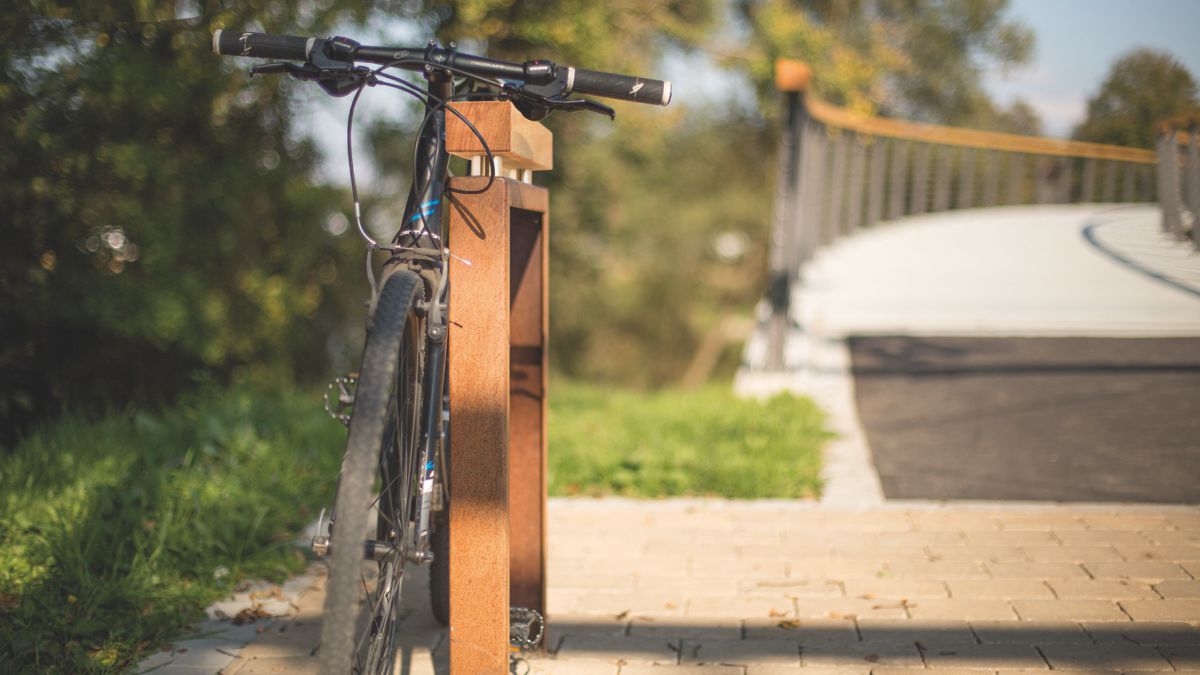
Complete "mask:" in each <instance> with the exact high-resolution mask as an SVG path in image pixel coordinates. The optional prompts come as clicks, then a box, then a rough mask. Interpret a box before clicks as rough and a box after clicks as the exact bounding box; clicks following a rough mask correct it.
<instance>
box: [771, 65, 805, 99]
mask: <svg viewBox="0 0 1200 675" xmlns="http://www.w3.org/2000/svg"><path fill="white" fill-rule="evenodd" d="M811 83H812V68H811V67H810V66H809V65H808V64H807V63H805V62H803V61H796V60H793V59H778V60H776V61H775V88H776V89H778V90H779V91H806V90H808V85H809V84H811Z"/></svg>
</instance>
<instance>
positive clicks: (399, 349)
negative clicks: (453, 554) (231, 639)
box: [212, 30, 671, 675]
mask: <svg viewBox="0 0 1200 675" xmlns="http://www.w3.org/2000/svg"><path fill="white" fill-rule="evenodd" d="M212 47H213V51H214V52H215V53H216V54H217V55H221V56H246V57H252V58H263V59H275V60H276V61H274V62H271V63H266V64H261V65H256V66H254V67H253V68H251V69H250V74H251V75H252V76H253V75H264V74H287V75H290V76H292V77H293V78H296V79H298V80H302V81H312V82H316V83H317V84H318V85H319V86H320V87H321V88H322V89H323V90H324V91H325V92H326V93H328V94H330V95H333V96H348V95H353V99H352V101H351V104H350V110H349V117H348V120H347V154H348V156H349V162H350V184H351V194H352V196H353V200H354V218H355V223H356V226H357V229H358V233H359V235H360V236H362V237H363V239H364V240H365V241H366V243H367V251H368V252H367V277H368V281H369V282H370V286H371V293H372V298H371V301H370V303H369V310H368V324H367V337H366V343H365V346H364V349H363V357H362V365H361V368H360V369H359V373H360V375H359V376H358V378H357V381H356V382H355V381H353V380H352V378H339V380H338V381H337V385H338V388H339V397H338V398H339V402H340V404H341V405H345V406H348V407H349V408H350V410H351V412H350V413H349V415H345V414H344V413H340V412H339V413H338V414H339V415H341V416H343V417H344V418H345V419H344V420H343V421H345V422H346V423H347V426H348V428H349V433H348V436H347V441H346V450H345V454H344V456H343V459H342V467H341V472H340V474H339V478H338V485H337V491H336V497H335V499H334V503H333V507H332V509H331V510H330V518H329V521H328V530H327V531H328V534H323V532H325V531H326V528H325V523H324V517H323V516H322V518H321V521H320V524H319V525H318V533H317V536H316V537H315V538H314V540H313V549H314V551H315V552H316V553H317V554H318V555H320V556H322V557H325V558H326V559H327V561H328V566H329V577H328V581H327V584H326V601H325V621H324V626H323V628H322V632H321V642H320V647H319V656H320V664H321V672H322V673H327V674H330V675H332V674H334V673H337V674H340V673H345V672H347V671H349V672H353V673H390V672H391V671H392V668H393V665H394V660H395V652H396V649H395V644H394V640H395V636H396V633H397V623H398V620H399V618H400V617H399V616H398V610H399V605H400V597H401V584H402V581H403V577H404V568H405V565H406V564H408V563H414V564H423V563H433V567H432V569H431V575H430V576H431V580H432V584H431V585H432V589H431V590H432V592H433V596H434V597H433V604H434V608H435V613H436V614H437V615H438V618H439V619H441V620H442V621H443V622H445V621H446V620H447V619H448V601H447V599H446V593H447V589H448V570H447V568H446V564H447V563H446V560H445V559H446V557H447V556H446V555H445V554H444V553H445V551H446V550H447V545H448V538H447V534H446V529H447V523H448V520H447V519H446V517H445V515H444V514H445V513H446V509H445V508H441V509H435V507H437V506H444V503H447V502H448V501H449V498H450V496H451V493H450V490H449V477H448V476H447V475H446V471H445V470H444V467H446V466H447V465H448V463H447V461H446V453H447V452H448V451H449V450H448V447H447V446H448V443H446V442H445V440H446V438H447V436H448V435H449V431H450V429H449V424H448V423H446V422H445V415H444V412H445V410H446V407H445V406H446V403H445V400H444V393H445V371H446V360H447V345H446V331H447V309H448V308H447V299H448V294H447V292H448V288H449V281H450V279H449V275H448V274H447V268H448V263H449V260H450V256H451V254H450V249H449V247H448V246H447V244H448V242H446V241H445V240H444V238H443V236H442V234H443V233H442V228H441V218H442V214H443V207H444V206H445V204H446V202H447V201H449V200H450V199H452V197H453V193H454V192H463V193H466V192H471V193H476V194H477V193H479V192H484V191H487V190H488V189H489V188H491V186H492V185H493V183H494V181H495V180H496V176H495V175H494V174H495V170H494V167H495V161H494V157H493V155H492V151H491V149H490V148H488V146H487V142H486V140H485V139H484V138H483V135H482V134H480V133H479V131H478V130H477V129H476V128H475V127H474V126H473V125H472V124H471V122H470V121H469V120H467V119H466V118H465V117H463V116H462V114H461V113H459V112H458V111H457V110H455V109H454V108H453V107H452V106H450V104H451V103H452V102H455V101H465V100H509V101H512V103H513V104H514V105H515V106H516V107H517V109H518V110H520V111H521V113H522V114H523V115H524V116H525V117H527V118H529V119H532V120H540V119H543V118H545V117H546V116H547V115H549V114H550V113H551V112H554V111H559V110H563V111H580V110H586V111H591V112H596V113H601V114H605V115H608V116H609V117H610V118H614V117H615V116H616V113H615V111H614V110H613V109H612V108H610V107H608V106H605V105H603V104H600V103H597V102H595V101H592V100H589V99H584V98H571V97H570V96H571V95H572V94H590V95H594V96H603V97H608V98H615V99H621V100H626V101H633V102H637V103H649V104H655V105H664V106H665V105H667V104H668V103H669V102H670V99H671V85H670V83H669V82H662V81H658V80H650V79H645V78H638V77H632V76H628V75H618V74H613V73H603V72H598V71H589V70H583V69H577V68H572V67H569V66H559V65H556V64H554V63H552V62H550V61H545V60H534V61H526V62H524V63H512V62H505V61H499V60H495V59H490V58H486V57H481V56H473V55H470V54H466V53H464V52H460V51H458V50H457V49H456V48H455V47H454V45H450V46H448V47H441V46H439V45H438V44H437V43H436V42H433V41H431V42H430V43H429V44H427V45H426V46H425V47H423V48H404V47H372V46H365V45H361V44H359V43H358V42H355V41H354V40H350V39H348V38H344V37H332V38H327V39H326V38H305V37H296V36H284V35H268V34H264V33H250V32H231V31H223V30H218V31H215V32H214V33H213V41H212ZM363 63H368V64H371V66H365V65H361V64H363ZM392 69H403V70H411V71H419V72H421V73H422V75H423V76H424V78H425V80H426V81H427V86H426V88H425V89H421V88H419V87H417V86H416V85H414V84H413V83H411V82H409V81H408V80H405V79H403V78H400V77H398V76H396V75H394V74H392V73H390V72H388V71H389V70H392ZM455 77H459V78H461V86H456V84H455ZM375 86H382V87H387V88H392V89H397V90H399V91H402V92H404V93H407V94H409V95H412V96H414V97H416V98H418V99H419V100H421V101H422V103H423V104H424V106H425V115H424V117H423V119H422V121H421V123H420V126H419V127H418V130H417V152H416V160H415V162H414V173H413V183H412V186H411V187H410V188H409V193H408V201H407V204H406V206H405V210H404V217H403V219H402V221H401V223H402V225H401V227H400V229H399V231H398V232H396V234H395V235H394V236H393V237H392V239H391V244H390V245H385V244H381V243H380V242H379V241H376V240H375V239H373V238H372V237H371V236H370V234H368V232H367V230H366V228H365V227H364V226H363V221H362V209H361V207H360V205H359V199H358V188H357V183H356V181H355V176H354V160H353V147H352V144H351V130H352V125H353V120H354V109H355V106H356V105H357V103H358V101H359V99H360V97H361V96H362V93H363V92H364V91H365V90H366V89H367V88H368V87H375ZM447 111H449V112H450V113H451V114H453V115H456V116H457V117H458V118H459V119H461V120H462V121H463V123H465V124H466V126H467V127H468V128H469V129H470V130H471V131H472V132H473V133H474V134H475V135H476V136H477V137H478V138H479V140H480V143H481V144H482V147H483V149H484V152H485V154H486V159H487V162H486V164H485V168H486V174H485V175H486V176H487V177H488V181H487V183H486V184H485V186H484V187H483V188H481V189H479V190H477V191H466V190H457V189H453V188H449V187H448V183H447V181H448V179H449V178H450V173H449V155H448V153H447V151H446V149H445V139H446V114H447ZM375 251H385V252H386V253H388V259H387V261H386V262H385V263H384V264H383V267H382V272H381V281H379V282H377V281H376V278H375V273H374V268H373V265H372V255H373V253H374V252H375ZM350 384H354V390H353V392H351V391H350V388H349V386H347V385H350ZM435 502H443V503H442V504H438V503H435ZM437 514H441V515H437ZM335 523H336V527H334V525H335ZM435 552H436V553H438V554H440V555H435ZM364 568H365V569H366V572H367V573H369V575H370V576H371V577H372V578H368V574H366V573H364Z"/></svg>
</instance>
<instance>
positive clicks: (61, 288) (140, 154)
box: [0, 0, 359, 433]
mask: <svg viewBox="0 0 1200 675" xmlns="http://www.w3.org/2000/svg"><path fill="white" fill-rule="evenodd" d="M187 4H189V3H176V2H173V1H167V0H159V1H158V2H139V3H125V2H117V1H115V0H110V1H107V2H91V3H87V6H86V8H81V7H78V6H76V5H74V4H67V3H62V4H57V3H49V2H37V1H26V2H19V3H16V4H15V6H10V7H9V8H8V9H7V10H6V11H5V12H4V13H3V14H2V15H0V37H2V38H3V43H2V44H3V47H2V49H0V119H2V120H3V127H4V130H5V131H4V135H5V143H4V150H5V151H4V152H3V153H0V205H2V206H3V211H4V213H6V214H7V216H6V217H7V219H8V222H7V223H6V226H5V227H4V228H3V229H2V232H0V238H2V244H3V249H2V251H3V252H2V254H0V325H2V326H4V341H3V350H2V351H0V381H2V382H3V383H4V385H3V389H0V428H3V429H5V431H6V432H9V433H11V432H12V431H13V430H14V429H16V428H17V427H18V426H20V425H22V424H23V423H24V422H25V421H28V420H30V419H33V418H36V417H38V416H44V415H46V414H55V413H57V412H58V410H57V408H58V407H60V406H63V405H71V406H75V407H82V408H87V407H95V406H97V405H100V406H105V405H121V404H122V402H124V401H129V400H131V399H133V400H141V401H152V400H154V399H156V398H158V397H161V396H165V395H169V394H171V393H172V392H174V391H177V390H178V389H179V388H180V387H183V386H186V385H188V384H189V383H190V382H192V380H193V379H194V377H195V376H197V375H198V374H205V375H207V376H213V375H215V376H216V377H218V378H221V377H227V376H229V375H230V374H231V373H232V372H233V371H234V370H235V369H238V368H243V367H247V366H256V367H260V368H261V369H263V370H270V369H271V368H272V367H274V368H275V370H276V371H277V372H292V371H298V372H300V373H302V374H303V373H306V372H311V370H312V369H314V368H316V367H319V366H320V365H321V364H323V363H325V362H326V358H325V350H324V345H323V341H322V340H320V339H314V338H313V336H314V335H319V334H320V333H322V332H328V330H329V329H330V328H331V326H332V325H333V324H334V323H335V322H336V321H337V319H338V317H339V316H340V315H341V314H342V313H343V310H344V304H345V300H344V299H343V298H341V297H339V296H338V295H336V294H334V293H331V292H330V287H331V285H332V284H333V283H334V281H335V280H337V279H338V277H339V273H340V271H341V270H344V269H347V266H348V264H349V261H348V258H347V251H346V249H345V247H344V246H342V245H340V242H338V241H336V240H335V239H334V238H332V237H330V236H329V235H328V234H326V232H325V231H323V230H322V228H321V223H322V221H323V219H325V218H326V216H328V215H330V213H331V209H333V208H335V206H336V205H340V202H339V201H337V197H338V194H337V193H336V191H331V190H329V189H327V188H318V187H314V186H313V184H312V183H311V182H310V181H309V172H310V168H311V166H312V163H313V159H314V156H313V151H312V148H311V147H310V145H309V144H308V143H306V142H304V141H303V140H300V139H298V138H297V136H296V134H295V133H294V132H293V129H292V118H293V102H292V100H291V98H290V97H289V96H288V95H287V94H286V93H285V92H286V91H287V88H286V87H285V88H283V89H281V87H280V83H279V82H278V81H273V80H271V81H266V80H262V81H260V80H255V81H251V80H248V79H247V78H246V76H245V73H244V70H242V69H241V68H239V67H235V66H234V65H233V64H229V63H221V60H220V59H218V58H216V57H215V56H213V55H212V53H211V51H210V49H209V47H208V45H209V37H208V35H209V32H208V31H209V29H210V28H212V27H219V26H220V25H221V24H222V23H224V24H225V25H234V24H236V25H257V26H260V27H261V28H263V29H266V30H276V31H287V32H295V31H297V30H304V31H308V30H320V29H324V28H327V27H328V25H329V24H330V22H331V21H333V20H335V19H337V18H338V17H339V16H341V15H342V14H343V13H344V12H339V11H338V9H337V7H336V5H334V4H332V3H325V6H329V7H330V9H328V10H327V11H324V12H321V13H310V14H307V15H306V14H303V13H301V12H300V11H298V10H296V9H294V8H292V6H291V4H290V3H282V2H274V3H267V4H265V5H263V4H260V5H259V7H260V8H259V9H255V8H254V7H255V6H254V5H246V4H241V3H239V4H238V5H236V7H237V9H235V10H220V9H219V8H218V7H217V6H216V3H207V5H206V6H205V7H203V8H201V9H202V10H206V11H205V13H204V14H203V15H202V16H200V17H198V18H195V19H190V20H189V19H186V18H185V20H179V18H177V15H176V11H177V6H184V5H187ZM354 4H355V6H356V7H358V6H359V3H354ZM354 267H355V268H357V264H355V265H354ZM355 276H357V275H355ZM281 366H285V367H281Z"/></svg>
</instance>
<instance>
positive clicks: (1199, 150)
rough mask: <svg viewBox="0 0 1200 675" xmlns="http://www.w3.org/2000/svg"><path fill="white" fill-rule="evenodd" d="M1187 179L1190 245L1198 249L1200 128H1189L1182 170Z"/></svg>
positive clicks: (1199, 243)
mask: <svg viewBox="0 0 1200 675" xmlns="http://www.w3.org/2000/svg"><path fill="white" fill-rule="evenodd" d="M1184 176H1185V180H1186V181H1187V195H1188V210H1190V211H1191V212H1192V246H1193V248H1195V249H1196V250H1198V251H1200V128H1197V127H1196V126H1195V125H1193V126H1192V128H1191V141H1190V142H1189V143H1188V161H1187V166H1186V168H1185V170H1184Z"/></svg>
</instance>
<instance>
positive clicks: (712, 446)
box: [549, 380, 831, 499]
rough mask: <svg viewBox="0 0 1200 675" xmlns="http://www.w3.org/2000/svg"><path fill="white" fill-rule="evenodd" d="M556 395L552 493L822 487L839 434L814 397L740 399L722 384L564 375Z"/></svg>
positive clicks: (794, 491)
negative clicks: (599, 380) (627, 385)
mask: <svg viewBox="0 0 1200 675" xmlns="http://www.w3.org/2000/svg"><path fill="white" fill-rule="evenodd" d="M550 392H551V393H550V457H549V464H550V494H552V495H607V494H614V495H627V496H631V497H673V496H681V495H712V496H718V497H732V498H740V499H754V498H809V497H816V496H818V495H819V493H820V489H821V482H820V478H819V471H820V466H821V463H820V450H821V446H822V445H824V443H825V441H826V440H827V439H829V438H830V437H831V434H829V433H828V432H827V431H825V427H824V416H823V414H822V413H821V412H820V411H819V410H818V409H817V408H816V407H815V406H814V405H813V404H812V403H811V402H810V401H809V400H808V399H802V398H797V397H794V396H788V395H781V396H776V397H774V398H772V399H770V400H768V401H756V400H746V399H739V398H737V397H735V396H734V395H733V393H732V392H731V391H730V390H729V387H728V386H727V385H716V384H714V385H709V386H707V387H704V388H702V389H699V390H697V391H691V392H683V391H676V390H667V391H662V392H656V393H648V392H638V391H629V390H622V389H611V388H603V387H598V386H594V385H586V384H580V383H572V382H565V381H560V380H556V381H554V382H552V383H551V389H550Z"/></svg>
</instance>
